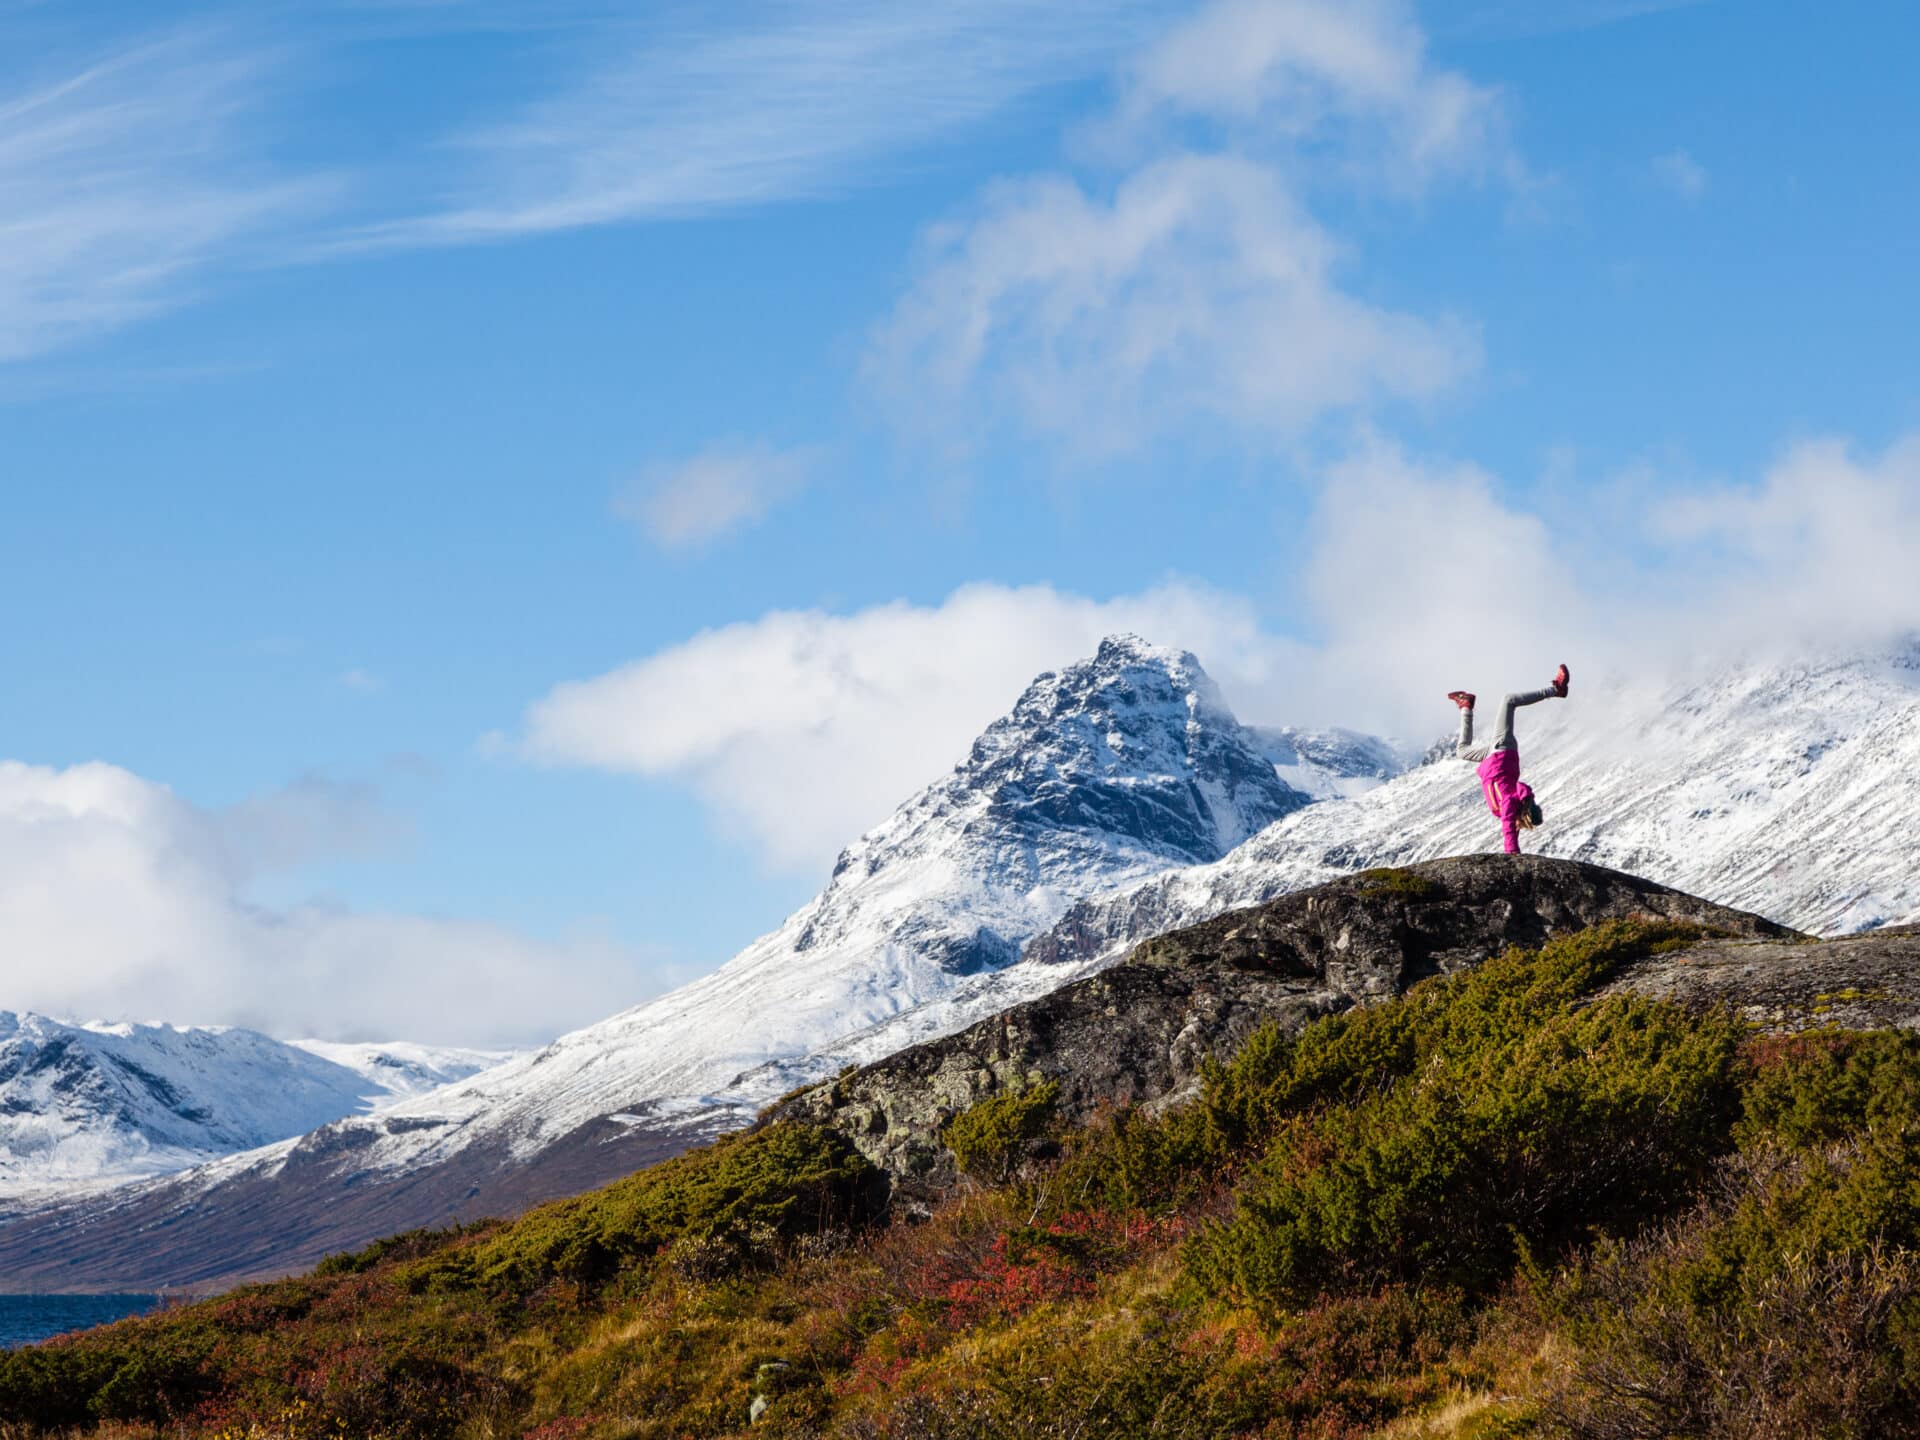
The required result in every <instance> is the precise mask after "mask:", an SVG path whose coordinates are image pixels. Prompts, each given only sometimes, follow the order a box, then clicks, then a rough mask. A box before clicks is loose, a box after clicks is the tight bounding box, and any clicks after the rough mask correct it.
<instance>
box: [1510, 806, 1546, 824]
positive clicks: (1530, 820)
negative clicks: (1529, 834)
mask: <svg viewBox="0 0 1920 1440" xmlns="http://www.w3.org/2000/svg"><path fill="white" fill-rule="evenodd" d="M1517 818H1518V820H1519V823H1520V828H1521V829H1522V830H1531V829H1533V828H1534V827H1535V826H1537V825H1539V824H1540V822H1541V821H1542V820H1545V819H1546V818H1547V817H1546V816H1545V815H1543V814H1541V813H1540V802H1539V801H1538V800H1529V801H1527V803H1526V806H1525V807H1524V808H1523V809H1522V810H1521V811H1520V814H1519V816H1518V817H1517Z"/></svg>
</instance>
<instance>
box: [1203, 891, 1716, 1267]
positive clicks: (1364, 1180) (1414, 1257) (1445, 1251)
mask: <svg viewBox="0 0 1920 1440" xmlns="http://www.w3.org/2000/svg"><path fill="white" fill-rule="evenodd" d="M1698 933H1699V932H1698V931H1697V930H1693V929H1690V928H1686V927H1676V926H1670V925H1665V924H1646V923H1637V922H1615V923H1613V924H1609V925H1603V926H1597V927H1595V928H1594V929H1592V930H1588V931H1583V932H1581V933H1579V934H1576V935H1573V936H1568V937H1565V938H1563V939H1560V940H1556V941H1554V942H1552V943H1550V944H1548V945H1547V946H1546V947H1545V948H1544V949H1543V950H1541V951H1539V952H1537V953H1534V954H1527V953H1522V952H1518V951H1510V952H1508V953H1507V954H1506V955H1503V956H1501V957H1499V958H1498V959H1496V960H1493V961H1490V962H1488V963H1487V964H1486V965H1484V966H1482V967H1480V968H1479V969H1478V970H1475V971H1470V972H1467V973H1464V974H1462V975H1458V976H1453V977H1450V978H1447V979H1443V980H1437V981H1429V982H1427V983H1426V984H1424V985H1421V986H1419V987H1417V988H1416V989H1415V990H1414V991H1412V992H1410V993H1409V994H1408V995H1407V996H1406V997H1405V998H1404V999H1402V1000H1401V1001H1398V1002H1393V1003H1390V1004H1388V1005H1384V1006H1381V1007H1378V1008H1377V1009H1375V1010H1372V1011H1365V1012H1361V1013H1360V1014H1357V1015H1353V1016H1348V1017H1340V1018H1339V1019H1337V1020H1334V1021H1330V1022H1322V1023H1321V1024H1320V1025H1316V1026H1314V1027H1311V1028H1310V1029H1309V1030H1308V1031H1306V1032H1305V1033H1304V1034H1303V1035H1302V1036H1301V1037H1300V1040H1299V1041H1298V1042H1296V1043H1295V1044H1294V1045H1293V1046H1291V1047H1288V1046H1285V1045H1270V1046H1269V1047H1268V1050H1267V1052H1266V1054H1265V1056H1264V1058H1263V1060H1262V1067H1263V1068H1264V1069H1265V1071H1266V1072H1267V1074H1266V1076H1265V1077H1263V1078H1264V1080H1265V1083H1264V1084H1263V1085H1258V1086H1249V1085H1246V1084H1242V1085H1240V1086H1238V1087H1237V1088H1236V1087H1235V1086H1233V1085H1231V1084H1226V1085H1223V1086H1222V1087H1220V1090H1219V1094H1218V1097H1217V1098H1216V1100H1215V1101H1214V1102H1213V1103H1219V1100H1220V1099H1227V1100H1232V1101H1234V1105H1233V1107H1231V1108H1230V1110H1229V1113H1230V1115H1231V1117H1232V1119H1231V1124H1232V1125H1233V1127H1235V1128H1236V1129H1237V1130H1238V1131H1239V1132H1240V1133H1243V1134H1245V1135H1246V1136H1248V1137H1251V1136H1253V1135H1255V1134H1258V1133H1259V1132H1260V1131H1261V1130H1262V1129H1265V1130H1267V1131H1268V1133H1269V1134H1270V1139H1268V1140H1267V1142H1266V1144H1265V1148H1264V1153H1263V1154H1262V1155H1261V1156H1260V1158H1259V1160H1258V1163H1257V1165H1256V1166H1255V1168H1254V1170H1253V1172H1252V1173H1251V1174H1250V1175H1249V1177H1248V1178H1247V1180H1246V1181H1245V1183H1243V1184H1242V1185H1241V1187H1240V1189H1239V1193H1238V1199H1237V1205H1236V1212H1235V1215H1234V1218H1233V1219H1232V1220H1231V1221H1230V1222H1228V1223H1226V1224H1224V1225H1220V1226H1216V1227H1213V1228H1212V1229H1210V1230H1208V1231H1206V1232H1204V1233H1203V1234H1202V1235H1201V1236H1199V1237H1197V1238H1196V1240H1195V1241H1194V1242H1193V1243H1192V1245H1191V1246H1190V1247H1189V1256H1188V1264H1189V1268H1190V1270H1191V1272H1192V1274H1193V1276H1194V1278H1195V1279H1196V1280H1198V1281H1199V1282H1200V1283H1201V1284H1202V1285H1204V1286H1207V1287H1209V1288H1214V1289H1223V1290H1226V1291H1228V1292H1230V1293H1233V1294H1236V1295H1239V1296H1241V1297H1243V1298H1244V1299H1247V1300H1251V1301H1258V1302H1261V1303H1264V1304H1268V1305H1278V1304H1289V1303H1290V1304H1299V1303H1304V1302H1306V1301H1307V1300H1309V1299H1311V1297H1312V1296H1313V1295H1314V1294H1316V1293H1318V1292H1320V1291H1321V1290H1324V1289H1333V1290H1341V1289H1345V1288H1349V1287H1352V1286H1356V1285H1357V1286H1369V1285H1374V1284H1378V1283H1382V1282H1385V1281H1394V1280H1410V1281H1445V1282H1447V1283H1452V1284H1459V1285H1464V1286H1467V1287H1470V1288H1483V1287H1486V1286H1490V1285H1493V1284H1497V1283H1498V1282H1499V1281H1500V1280H1501V1279H1502V1278H1504V1276H1505V1275H1506V1274H1507V1273H1509V1271H1510V1270H1511V1267H1512V1263H1513V1260H1514V1257H1515V1251H1516V1242H1522V1243H1526V1244H1539V1243H1543V1242H1544V1243H1558V1242H1562V1241H1566V1240H1571V1239H1573V1238H1576V1237H1577V1235H1578V1233H1579V1232H1580V1230H1581V1229H1582V1228H1583V1227H1586V1226H1591V1225H1596V1224H1598V1225H1603V1226H1608V1227H1618V1226H1626V1225H1630V1224H1632V1223H1634V1222H1636V1221H1638V1220H1640V1219H1643V1218H1645V1217H1647V1216H1649V1215H1657V1214H1658V1213H1660V1212H1661V1211H1662V1210H1664V1209H1665V1208H1667V1207H1669V1206H1671V1205H1672V1204H1673V1203H1674V1202H1675V1201H1676V1200H1677V1199H1679V1198H1682V1197H1684V1195H1685V1194H1686V1193H1687V1188H1688V1186H1689V1184H1690V1183H1691V1182H1692V1181H1693V1180H1694V1179H1695V1178H1696V1177H1697V1176H1698V1175H1699V1174H1700V1173H1701V1171H1702V1169H1703V1167H1704V1166H1705V1164H1706V1163H1707V1161H1708V1160H1710V1158H1711V1157H1712V1156H1713V1155H1714V1154H1715V1153H1716V1152H1717V1151H1719V1150H1721V1149H1723V1148H1725V1146H1726V1143H1727V1141H1726V1136H1727V1131H1728V1127H1729V1124H1730V1121H1731V1117H1732V1112H1733V1108H1734V1105H1735V1102H1736V1079H1737V1074H1736V1066H1735V1057H1736V1054H1737V1047H1738V1043H1739V1040H1740V1031H1739V1030H1738V1028H1737V1026H1736V1025H1735V1024H1734V1022H1733V1021H1732V1020H1731V1019H1729V1018H1727V1017H1724V1016H1710V1017H1705V1018H1697V1017H1693V1016H1689V1015H1688V1014H1686V1013H1685V1012H1684V1011H1681V1010H1679V1009H1678V1008H1676V1007H1672V1006H1667V1005H1662V1004H1658V1003H1655V1002H1651V1001H1647V1000H1644V999H1639V998H1635V997H1620V998H1614V999H1609V1000H1606V1001H1602V1002H1598V1003H1593V1004H1588V1005H1584V1006H1581V1005H1578V1004H1577V1003H1576V1002H1578V1001H1579V1000H1580V999H1581V997H1582V996H1583V995H1584V994H1585V993H1586V992H1587V991H1589V990H1591V989H1592V987H1593V986H1594V985H1596V984H1598V983H1599V982H1600V981H1601V980H1603V979H1604V978H1605V976H1606V975H1607V974H1609V973H1610V972H1611V971H1612V970H1613V969H1614V968H1615V967H1616V966H1617V965H1619V964H1620V963H1621V962H1622V961H1624V960H1625V959H1627V958H1630V957H1631V956H1634V955H1639V954H1645V953H1647V952H1648V951H1649V950H1651V949H1654V948H1656V947H1661V946H1667V945H1670V944H1673V943H1691V941H1692V940H1693V939H1694V938H1696V937H1697V935H1698ZM1248 1078H1251V1077H1248Z"/></svg>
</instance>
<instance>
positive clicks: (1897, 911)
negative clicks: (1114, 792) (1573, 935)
mask: <svg viewBox="0 0 1920 1440" xmlns="http://www.w3.org/2000/svg"><path fill="white" fill-rule="evenodd" d="M1487 698H1488V701H1489V703H1487V704H1483V706H1482V709H1483V711H1485V712H1488V713H1487V714H1485V715H1483V725H1484V724H1486V723H1488V722H1489V721H1490V719H1491V709H1492V704H1491V701H1492V697H1487ZM1436 712H1437V713H1436V719H1437V720H1438V721H1439V722H1440V723H1444V722H1445V721H1446V719H1447V718H1449V716H1450V715H1451V713H1452V712H1451V711H1450V710H1448V709H1447V708H1446V706H1445V704H1444V702H1440V703H1439V704H1437V705H1436ZM1515 728H1516V731H1517V734H1518V737H1519V743H1520V753H1521V758H1522V762H1523V768H1524V771H1525V774H1526V777H1527V780H1528V783H1529V784H1531V785H1532V786H1533V787H1534V789H1535V790H1536V791H1537V792H1538V794H1539V797H1540V803H1541V806H1542V808H1543V809H1544V811H1545V813H1546V820H1547V823H1546V826H1545V827H1544V828H1543V829H1540V830H1537V831H1534V832H1533V833H1532V834H1531V835H1527V836H1524V837H1523V841H1522V843H1523V844H1524V846H1525V847H1526V848H1527V849H1530V850H1535V851H1538V852H1540V853H1541V854H1545V855H1553V856H1559V857H1562V858H1565V859H1572V860H1586V861H1591V862H1593V863H1595V864H1600V865H1607V866H1611V867H1613V868H1615V869H1619V870H1627V871H1631V872H1632V873H1634V874H1637V875H1643V876H1645V877H1646V878H1648V879H1650V880H1656V881H1659V882H1660V883H1661V884H1664V885H1670V886H1673V887H1674V888H1675V889H1679V890H1685V891H1687V892H1689V893H1691V894H1695V895H1699V896H1702V897H1704V898H1706V899H1708V900H1713V901H1717V902H1719V903H1720V904H1723V905H1731V906H1735V907H1737V908H1740V909H1745V910H1752V911H1757V912H1759V913H1760V914H1762V915H1766V916H1768V917H1769V918H1771V919H1775V920H1779V921H1782V922H1784V923H1786V924H1789V925H1793V926H1795V927H1797V928H1799V929H1802V930H1807V931H1811V932H1814V933H1818V934H1828V935H1831V934H1840V933H1845V932H1849V931H1857V930H1862V929H1868V928H1871V927H1874V926H1878V925H1883V924H1891V923H1900V922H1907V921H1913V920H1920V643H1909V644H1904V645H1901V646H1899V647H1896V648H1894V649H1892V650H1890V651H1887V652H1884V653H1877V654H1872V655H1865V656H1849V657H1846V658H1829V659H1826V660H1819V661H1803V662H1796V663H1786V664H1781V663H1767V664H1755V663H1748V664H1740V665H1732V666H1727V667H1724V668H1718V669H1716V670H1714V671H1713V672H1712V673H1710V674H1708V675H1706V676H1705V677H1703V678H1701V679H1698V680H1696V681H1693V682H1691V683H1686V684H1681V685H1676V686H1666V687H1662V686H1645V685H1641V686H1634V685H1624V684H1605V683H1603V684H1600V685H1582V686H1580V687H1578V688H1576V690H1575V691H1574V694H1573V696H1572V697H1571V698H1570V699H1569V700H1567V701H1566V702H1564V703H1562V702H1554V701H1548V702H1545V703H1542V704H1540V705H1536V706H1532V707H1529V708H1527V709H1525V710H1522V711H1520V712H1519V720H1518V723H1517V725H1516V727H1515ZM1451 748H1452V747H1451V745H1450V744H1447V745H1442V746H1438V747H1436V749H1435V751H1434V752H1433V755H1432V758H1431V759H1430V760H1429V763H1427V764H1425V765H1422V766H1420V767H1419V768H1417V769H1415V770H1413V771H1411V772H1409V773H1407V774H1405V775H1403V776H1401V777H1400V778H1398V779H1396V780H1394V781H1393V782H1392V783H1391V784H1388V785H1382V786H1379V787H1378V788H1376V789H1373V790H1371V791H1370V792H1368V793H1367V794H1365V795H1362V796H1359V797H1356V798H1353V799H1349V800H1341V801H1336V802H1333V803H1329V804H1324V805H1316V806H1313V807H1311V808H1309V809H1305V810H1302V811H1300V812H1299V813H1297V814H1294V815H1290V816H1287V817H1285V818H1284V819H1282V820H1280V821H1279V822H1278V823H1277V824H1275V825H1273V826H1271V827H1269V828H1268V829H1267V830H1265V831H1263V832H1262V833H1261V834H1259V835H1257V836H1255V837H1254V838H1253V839H1252V840H1250V841H1248V842H1247V843H1246V844H1245V845H1243V846H1241V847H1240V848H1239V849H1237V850H1235V851H1234V852H1233V854H1231V855H1229V856H1227V857H1226V858H1225V859H1224V860H1221V861H1218V862H1216V863H1214V864H1210V865H1200V866H1194V867H1191V868H1188V869H1184V870H1179V871H1170V872H1168V873H1167V874H1165V875H1163V876H1157V877H1155V878H1153V879H1150V880H1147V881H1144V882H1142V883H1140V884H1137V885H1132V886H1127V887H1122V888H1121V889H1119V890H1117V891H1116V892H1115V893H1113V894H1111V895H1106V896H1101V897H1098V898H1096V899H1093V900H1089V901H1084V902H1082V903H1080V904H1078V905H1075V906H1074V907H1073V908H1072V909H1071V910H1069V911H1068V913H1067V914H1066V915H1065V916H1064V917H1062V919H1061V920H1060V921H1059V922H1058V923H1057V924H1056V925H1055V926H1053V927H1052V928H1051V929H1050V930H1049V931H1048V932H1047V933H1046V934H1044V935H1042V936H1041V937H1040V938H1039V939H1037V940H1035V941H1034V942H1033V943H1032V944H1031V945H1030V946H1029V947H1028V949H1027V952H1026V955H1025V957H1024V958H1023V960H1022V963H1021V964H1020V965H1019V966H1016V967H1014V968H1013V969H1012V970H1010V971H1009V972H1008V973H1007V975H1006V976H1005V977H1004V978H1005V980H1006V983H1008V984H1009V985H1010V986H1014V987H1022V988H1034V987H1036V986H1041V985H1044V984H1045V983H1046V982H1045V981H1044V980H1042V979H1041V978H1039V977H1028V976H1026V975H1024V974H1023V973H1022V972H1024V971H1026V970H1028V969H1030V968H1032V969H1044V970H1048V971H1051V972H1053V974H1054V975H1055V976H1057V977H1058V979H1059V980H1062V981H1063V980H1065V979H1068V978H1071V977H1072V976H1074V975H1077V974H1082V973H1085V972H1086V971H1087V970H1089V969H1092V968H1097V967H1098V966H1099V965H1101V964H1103V963H1106V962H1107V961H1110V960H1112V959H1116V958H1118V956H1119V955H1121V954H1122V953H1124V952H1125V951H1126V950H1127V949H1128V948H1130V947H1131V946H1133V945H1135V944H1137V943H1139V942H1140V941H1141V940H1144V939H1146V938H1148V937H1149V936H1152V935H1158V934H1163V933H1165V932H1167V931H1169V930H1176V929H1179V928H1181V927H1182V926H1185V925H1190V924H1194V923H1196V922H1198V921H1200V920H1204V919H1207V918H1209V917H1211V916H1214V915H1218V914H1220V913H1222V912H1224V911H1227V910H1232V909H1236V908H1238V907H1241V906H1245V905H1254V904H1258V903H1260V902H1262V901H1264V900H1268V899H1271V898H1272V897H1274V896H1276V895H1280V894H1285V893H1287V892H1289V891H1293V890H1300V889H1304V888H1306V887H1307V886H1310V885H1316V884H1319V883H1321V882H1322V881H1325V880H1329V879H1332V878H1334V877H1335V876H1337V875H1340V874H1344V873H1346V872H1349V871H1352V870H1356V869H1363V868H1366V867H1368V866H1375V865H1403V864H1408V863H1411V862H1413V861H1416V860H1428V859H1433V858H1435V857H1438V856H1443V855H1458V854H1464V853H1469V852H1473V851H1479V850H1491V849H1498V848H1499V845H1500V836H1499V829H1498V826H1497V824H1496V823H1495V822H1494V821H1493V819H1492V817H1491V816H1489V815H1488V814H1487V811H1486V808H1485V805H1484V804H1483V803H1482V801H1481V798H1480V789H1479V785H1478V783H1477V782H1476V780H1475V779H1474V774H1473V770H1472V767H1470V766H1468V765H1466V764H1464V763H1462V762H1460V761H1458V760H1455V759H1453V758H1452V755H1451Z"/></svg>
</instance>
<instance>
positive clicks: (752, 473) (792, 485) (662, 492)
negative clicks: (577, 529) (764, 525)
mask: <svg viewBox="0 0 1920 1440" xmlns="http://www.w3.org/2000/svg"><path fill="white" fill-rule="evenodd" d="M816 463H817V457H816V456H815V455H814V454H813V453H812V452H811V451H806V450H776V449H774V448H773V447H772V446H770V445H766V444H744V443H740V442H729V443H725V444H719V445H714V446H710V447H709V448H707V449H706V450H703V451H701V452H700V453H699V454H698V455H694V456H691V457H690V458H688V459H686V460H682V461H679V462H676V463H671V464H657V465H649V466H648V467H647V468H646V469H645V470H644V471H643V472H642V473H641V474H640V476H639V477H638V478H637V479H636V480H635V481H634V482H633V483H632V484H631V485H629V486H627V487H626V488H625V489H624V490H622V491H621V492H620V494H619V495H618V496H617V497H615V499H614V507H613V508H614V512H615V513H616V514H618V515H620V516H621V517H622V518H624V519H627V520H631V521H633V522H634V523H635V524H636V525H638V526H639V527H640V528H641V529H642V530H644V531H645V532H646V534H647V536H648V538H650V539H651V540H652V541H653V542H654V544H656V545H658V546H660V547H662V548H663V549H669V550H681V549H688V548H692V547H697V546H700V545H704V544H707V543H708V542H710V541H713V540H717V539H719V538H720V537H721V536H723V535H726V534H729V533H731V532H732V531H734V530H738V529H740V528H742V527H744V526H747V525H751V524H753V523H754V522H756V521H758V520H760V519H761V518H762V517H764V516H765V515H766V513H767V512H768V511H769V510H771V509H773V508H774V506H776V505H779V504H781V503H782V502H783V501H786V500H788V499H791V498H792V497H793V496H794V495H795V494H797V493H798V492H799V491H800V490H801V489H802V488H803V487H804V486H805V485H806V483H807V478H808V475H809V474H810V472H811V471H812V470H813V468H814V466H815V464H816Z"/></svg>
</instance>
